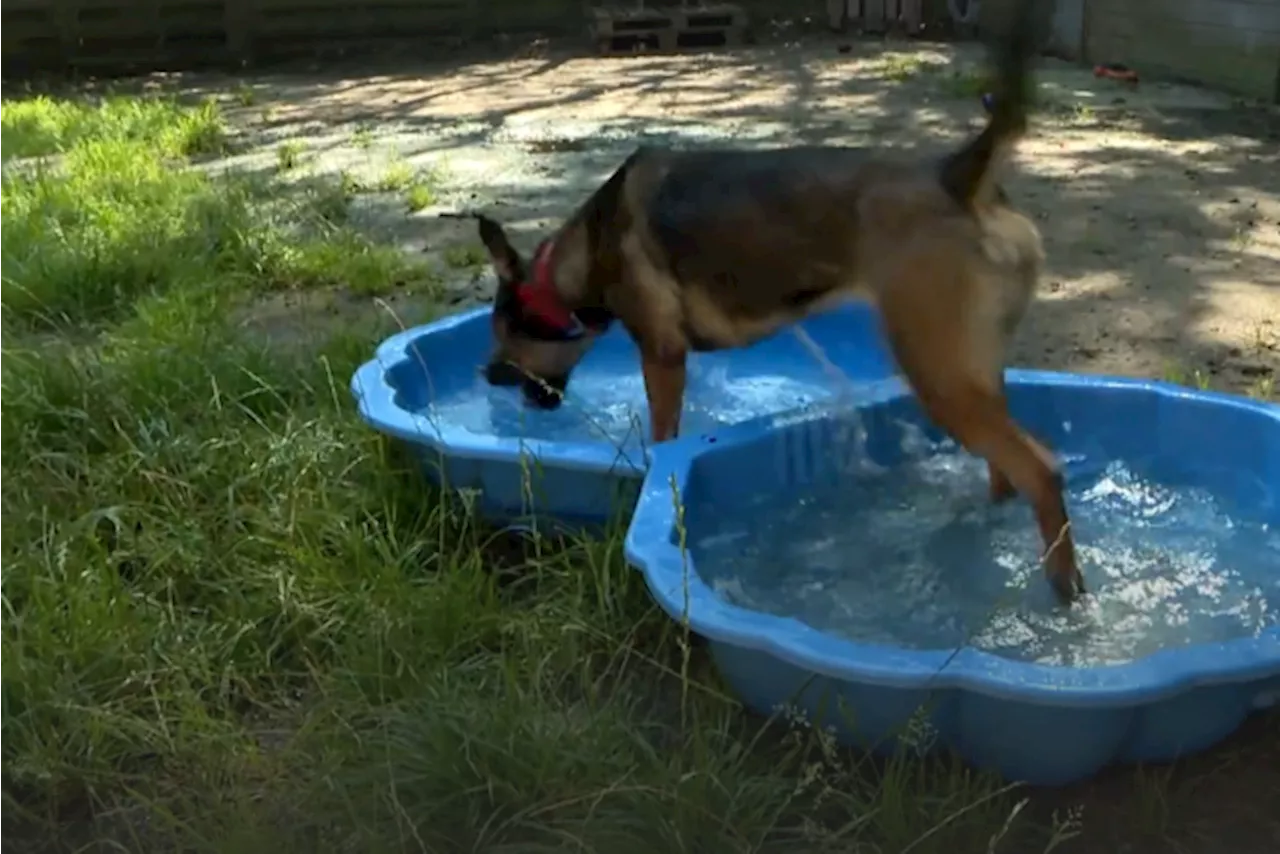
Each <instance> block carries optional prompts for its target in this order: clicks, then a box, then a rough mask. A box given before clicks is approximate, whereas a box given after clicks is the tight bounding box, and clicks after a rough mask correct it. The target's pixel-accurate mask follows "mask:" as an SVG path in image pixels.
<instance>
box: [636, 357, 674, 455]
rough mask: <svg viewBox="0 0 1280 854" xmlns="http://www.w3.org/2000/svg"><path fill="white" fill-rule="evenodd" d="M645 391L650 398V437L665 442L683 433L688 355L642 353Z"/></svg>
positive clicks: (655, 440)
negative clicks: (681, 418) (686, 359)
mask: <svg viewBox="0 0 1280 854" xmlns="http://www.w3.org/2000/svg"><path fill="white" fill-rule="evenodd" d="M641 353H642V355H641V367H642V370H643V371H644V392H645V395H646V396H647V397H648V398H649V435H650V437H651V438H652V440H653V441H654V442H665V441H667V440H668V439H674V438H676V436H678V435H679V434H680V411H681V410H682V409H683V408H684V386H685V354H684V353H679V354H678V355H662V354H657V353H651V352H649V351H647V350H642V351H641Z"/></svg>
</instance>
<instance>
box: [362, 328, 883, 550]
mask: <svg viewBox="0 0 1280 854" xmlns="http://www.w3.org/2000/svg"><path fill="white" fill-rule="evenodd" d="M878 324H879V321H878V319H877V317H876V315H875V314H874V313H873V312H872V311H871V310H870V309H869V308H867V307H866V306H862V305H857V304H854V305H849V306H842V307H839V308H836V309H834V310H832V311H829V312H826V313H824V314H821V315H818V316H815V317H812V318H810V319H809V320H807V321H805V322H804V323H803V324H801V326H802V328H803V329H804V330H805V332H807V333H808V334H809V335H810V336H811V337H812V338H813V339H814V341H816V342H817V344H818V345H819V346H821V347H822V349H823V350H824V351H825V353H826V355H827V357H828V359H830V361H831V362H832V363H833V364H834V365H836V366H837V367H838V368H839V369H840V371H841V372H842V373H843V374H844V375H846V376H847V377H848V378H849V379H850V380H851V381H853V382H855V383H859V382H863V381H868V380H880V379H883V378H885V377H887V376H891V375H892V373H893V370H894V369H893V364H892V361H891V360H890V358H889V357H888V356H887V354H886V351H885V349H884V348H883V346H882V344H881V337H880V331H879V325H878ZM492 340H493V339H492V333H491V332H490V309H489V308H488V307H484V308H479V309H475V310H472V311H468V312H465V313H462V314H458V315H454V316H451V317H446V318H443V319H441V320H438V321H435V322H433V323H429V324H426V325H424V326H419V327H415V328H412V329H408V330H405V331H403V332H400V333H398V334H396V335H393V336H391V337H390V338H388V339H387V340H385V341H384V342H383V343H382V344H381V345H380V346H379V347H378V349H377V351H376V353H375V354H374V357H373V358H372V359H371V360H369V361H368V362H366V363H365V364H364V365H362V366H361V367H360V368H359V369H358V370H357V371H356V373H355V375H354V376H353V377H352V378H351V391H352V394H353V395H354V396H355V398H356V401H357V405H358V407H359V412H360V415H361V417H362V418H364V420H365V421H367V422H368V423H369V424H370V425H371V426H372V427H374V428H375V429H376V430H378V431H380V432H382V433H384V434H387V435H389V436H392V437H395V438H396V439H399V440H402V441H403V442H405V443H406V445H407V446H408V447H409V448H410V449H411V450H412V451H413V452H414V453H415V454H416V455H417V456H418V458H419V459H420V460H421V462H422V465H423V467H424V470H425V472H426V474H427V476H428V477H429V478H430V479H431V480H433V481H435V482H436V483H438V484H440V485H442V486H446V487H447V488H450V489H453V490H458V491H461V492H463V493H464V494H466V495H468V497H469V498H470V499H471V500H472V501H473V502H474V507H475V508H476V510H477V512H479V513H480V514H481V515H482V516H484V517H486V518H488V519H489V520H491V521H494V522H497V523H503V524H511V523H520V524H527V523H528V522H530V521H533V520H535V519H541V520H544V521H547V522H552V521H554V522H559V523H566V524H569V525H573V526H586V527H595V526H599V525H600V524H602V523H607V522H610V521H615V520H617V519H618V518H619V516H620V515H621V516H622V517H623V518H624V519H625V516H626V515H627V514H629V513H630V511H631V509H632V507H633V506H634V503H635V499H636V496H637V495H638V493H639V490H640V482H641V478H642V477H643V475H644V472H645V469H646V467H647V465H648V462H647V460H648V454H649V452H650V449H649V448H647V447H646V446H645V442H644V438H645V436H646V435H647V431H648V410H647V407H646V404H645V396H644V386H643V381H642V379H641V375H640V361H639V357H638V354H637V353H636V349H635V345H634V344H633V343H632V342H631V339H630V338H629V337H628V336H627V334H626V332H625V331H624V330H623V329H622V328H621V327H620V325H619V324H615V325H614V328H613V329H611V330H610V331H609V332H608V333H607V334H606V335H604V336H603V337H602V338H601V339H600V340H599V341H598V342H597V343H596V345H595V346H594V347H593V348H592V350H591V352H590V353H589V354H588V355H587V357H586V358H585V359H584V360H583V363H582V365H581V366H580V367H579V368H578V370H577V371H576V372H575V375H574V380H573V382H572V383H571V384H570V386H569V394H568V398H567V401H566V403H565V404H564V406H562V407H561V409H560V410H558V411H556V412H554V413H545V412H534V411H530V410H528V409H525V408H523V407H522V406H521V405H520V403H519V391H518V390H516V389H510V388H498V389H487V388H483V387H482V382H483V381H482V380H481V379H480V377H479V370H480V368H481V367H482V366H483V365H484V363H485V362H486V361H487V359H488V357H489V354H490V349H491V347H492ZM724 389H731V390H735V391H734V396H733V397H732V398H731V399H728V398H726V399H725V400H721V401H719V403H720V404H723V405H722V406H719V408H715V407H712V410H711V411H699V410H698V409H697V402H698V400H699V397H700V395H701V396H703V397H705V396H707V395H708V394H719V393H720V392H721V391H723V390H724ZM836 389H837V385H836V383H834V382H833V381H832V378H831V377H830V376H829V375H828V374H827V373H824V369H823V367H822V366H821V365H819V364H818V363H817V362H816V361H815V360H814V358H813V357H812V356H811V355H810V354H809V353H808V351H807V350H805V349H804V346H803V345H802V344H801V342H800V340H799V339H798V338H796V337H795V336H794V335H793V334H792V333H791V332H782V333H780V334H778V335H775V336H773V337H771V338H768V339H766V340H764V341H761V342H760V343H758V344H756V345H755V346H753V347H749V348H745V349H742V350H737V351H733V352H722V353H709V354H697V355H695V356H694V357H692V362H691V366H690V391H689V394H688V395H687V400H689V401H690V406H687V407H686V414H685V418H684V425H683V429H684V432H685V434H686V435H690V436H693V437H695V438H696V437H697V436H698V435H700V433H701V432H704V431H705V430H706V429H709V428H712V427H716V426H720V425H723V424H726V423H737V422H741V421H744V420H748V419H750V418H753V417H758V416H761V415H768V414H772V413H776V412H780V411H783V410H786V409H790V408H794V407H795V406H799V405H804V404H807V403H812V402H814V401H818V400H821V399H823V398H826V397H828V396H830V395H832V394H833V393H834V392H835V391H836ZM593 394H595V395H597V396H601V397H608V398H609V399H610V401H611V402H612V406H613V409H614V411H613V413H612V421H611V424H612V425H613V429H611V430H609V429H605V430H602V425H601V424H600V423H599V421H598V419H596V418H595V413H594V412H593V410H592V406H593V400H592V396H593ZM464 399H465V400H469V401H471V403H472V404H473V405H472V406H470V408H469V409H467V410H466V412H465V414H464V415H463V416H459V415H458V412H459V410H457V408H456V407H455V404H456V403H457V402H458V401H460V400H464ZM451 407H454V408H451ZM691 409H692V411H690V410H691ZM621 410H626V413H625V414H624V415H621V416H620V415H619V411H621ZM620 423H621V424H622V426H621V427H619V424H620ZM606 426H607V425H606ZM605 433H609V434H610V435H604V434H605Z"/></svg>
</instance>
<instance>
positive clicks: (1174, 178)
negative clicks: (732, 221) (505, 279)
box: [197, 38, 1280, 396]
mask: <svg viewBox="0 0 1280 854" xmlns="http://www.w3.org/2000/svg"><path fill="white" fill-rule="evenodd" d="M536 52H537V51H536V50H535V51H534V53H536ZM525 53H526V54H527V53H529V52H528V51H525ZM980 59H981V56H980V54H979V53H978V52H977V50H976V49H974V48H973V47H972V46H967V45H962V46H957V45H924V44H919V43H905V42H903V43H892V42H890V43H882V42H861V43H854V44H853V45H852V48H851V49H850V50H848V51H847V52H841V51H839V50H838V49H837V44H836V43H835V42H833V41H831V40H828V39H821V38H819V39H810V40H806V41H805V42H804V43H803V44H789V45H782V44H779V45H771V46H765V47H754V48H750V49H744V50H740V51H736V52H717V53H708V54H702V55H684V56H674V57H673V56H635V57H622V58H596V57H585V58H584V57H579V56H574V55H572V54H568V53H566V54H560V53H557V52H554V51H547V52H546V53H545V55H542V56H527V55H526V56H524V57H522V58H520V59H513V60H494V61H481V62H473V63H461V64H458V63H453V64H451V65H450V66H449V67H448V68H443V67H437V66H431V65H426V64H424V65H422V66H421V67H416V68H406V67H405V66H404V65H403V64H401V65H399V66H398V67H395V68H386V69H378V70H369V69H368V68H367V67H366V68H365V69H364V70H350V71H342V70H340V71H332V70H331V71H328V72H326V73H323V74H318V73H311V74H298V73H289V74H275V75H264V76H259V77H253V78H242V79H238V80H235V81H227V80H225V79H223V80H211V81H203V82H201V83H199V84H197V88H205V89H207V90H208V91H210V92H211V93H214V94H218V95H221V96H222V97H223V98H224V100H225V101H226V102H227V104H228V109H229V111H230V113H231V114H232V116H233V117H234V120H235V122H236V123H237V125H238V126H239V127H241V128H243V130H244V131H245V139H246V140H247V141H248V142H249V144H250V147H249V148H248V149H247V150H245V151H242V153H240V154H238V155H237V156H235V157H233V158H231V159H230V160H229V161H228V162H227V165H230V166H236V167H239V168H245V167H249V168H252V167H255V166H258V167H262V168H270V167H272V166H273V164H274V163H275V161H276V160H277V158H278V153H277V150H278V149H279V148H280V147H281V146H282V145H289V146H293V145H300V146H304V147H305V149H306V151H307V161H306V162H307V166H306V170H305V171H307V172H309V173H313V174H326V173H333V172H343V173H346V174H348V175H356V176H365V178H366V179H367V180H369V181H371V182H372V183H375V184H376V183H377V175H378V174H379V172H380V170H381V171H382V172H385V171H386V170H387V169H390V168H396V167H395V164H402V165H407V166H409V167H411V168H412V169H413V170H414V171H415V173H416V174H422V175H428V176H429V177H430V180H431V182H432V186H433V187H435V188H436V190H437V191H436V192H435V193H434V199H433V204H431V205H429V206H427V207H426V208H424V209H422V210H420V211H418V212H417V213H414V214H408V213H406V209H405V206H404V204H403V201H402V200H401V199H400V198H398V197H397V196H396V195H395V194H394V193H382V194H377V193H374V194H370V195H365V196H362V197H361V199H360V204H359V205H358V212H359V215H360V217H361V218H362V219H361V221H362V223H363V224H364V225H365V226H367V227H368V228H370V229H371V230H374V231H377V232H378V233H380V234H382V235H384V236H385V235H388V234H390V235H394V236H395V237H396V239H398V240H400V242H401V243H402V244H403V245H404V247H405V249H406V250H407V251H412V252H426V253H428V256H435V257H440V256H441V255H442V253H443V254H445V255H447V253H448V250H449V247H450V246H454V245H459V244H469V243H474V237H473V235H472V234H471V231H470V228H469V227H467V226H466V225H464V224H461V223H458V222H456V221H450V220H441V219H439V218H438V217H437V214H439V213H440V212H443V211H449V210H458V209H462V208H479V209H484V210H486V211H488V212H490V213H491V214H493V215H496V216H498V217H500V218H502V219H503V220H504V221H506V222H507V223H509V224H510V226H511V227H512V230H513V232H514V233H515V234H516V235H517V237H518V238H519V239H520V240H522V242H524V243H526V244H532V242H533V241H534V240H536V238H537V237H538V236H541V235H542V234H545V233H546V232H547V231H548V230H549V229H550V228H551V227H553V225H554V224H555V223H556V222H557V221H558V220H560V219H561V218H562V217H564V216H565V215H566V214H567V213H568V212H569V211H570V210H572V208H573V207H574V206H576V205H577V204H578V203H580V202H581V201H582V200H583V199H584V198H585V196H586V195H587V194H588V193H589V192H590V191H591V190H592V189H594V187H595V186H597V185H598V183H599V182H600V181H601V180H602V179H603V178H604V177H605V176H606V175H607V174H608V173H609V172H610V171H611V170H612V169H613V168H614V167H616V165H617V164H618V162H620V160H621V159H622V158H623V157H624V156H625V155H626V153H627V152H628V151H629V150H630V149H631V148H633V147H634V146H635V145H637V144H639V143H641V142H648V143H659V144H660V143H669V144H675V145H684V146H700V145H711V146H720V145H734V146H773V145H785V144H790V143H797V142H806V143H837V144H860V145H878V146H890V147H894V148H897V149H900V150H907V151H910V150H918V151H922V152H927V151H937V150H940V149H941V147H943V146H947V145H950V144H954V143H955V142H956V141H957V140H959V139H961V138H962V137H963V136H964V135H965V134H967V133H969V132H971V131H972V130H973V129H974V128H975V127H976V126H977V125H978V124H979V122H980V121H981V111H980V106H979V103H978V99H977V97H976V92H977V91H978V90H979V88H980V87H979V86H978V85H977V83H978V79H977V72H976V69H977V68H978V62H979V60H980ZM1040 81H1041V93H1042V107H1043V109H1042V111H1041V114H1040V116H1039V117H1038V119H1037V121H1036V124H1035V127H1034V133H1033V135H1032V136H1031V137H1030V138H1029V139H1028V140H1027V141H1026V143H1025V144H1024V145H1023V146H1022V148H1021V151H1020V155H1019V162H1018V165H1017V168H1016V169H1015V170H1012V173H1011V174H1010V175H1009V177H1008V179H1007V186H1008V189H1009V190H1010V192H1011V194H1012V195H1013V197H1014V198H1015V200H1016V202H1017V203H1019V204H1020V205H1022V206H1023V207H1024V208H1025V209H1026V210H1027V211H1029V212H1031V213H1032V214H1033V215H1034V216H1035V217H1036V218H1037V219H1038V221H1039V222H1040V224H1041V227H1042V230H1043V233H1044V236H1045V241H1046V244H1047V250H1048V256H1049V265H1048V271H1047V275H1046V277H1045V280H1044V282H1043V286H1042V291H1041V294H1040V300H1039V302H1038V304H1037V305H1036V306H1035V307H1034V308H1033V310H1032V311H1031V312H1030V315H1029V317H1028V321H1027V324H1026V326H1025V327H1024V329H1023V333H1022V338H1021V340H1022V345H1021V347H1020V349H1019V351H1018V352H1016V353H1015V363H1016V364H1018V365H1024V366H1031V367H1045V368H1054V369H1071V370H1079V371H1087V372H1105V373H1116V374H1123V375H1138V376H1151V377H1165V378H1171V379H1179V380H1182V381H1186V382H1192V383H1195V384H1200V385H1207V384H1211V385H1213V386H1214V387H1219V388H1224V389H1229V390H1234V391H1250V392H1252V393H1255V394H1263V395H1265V396H1273V395H1274V394H1275V391H1274V384H1275V381H1276V377H1277V374H1280V111H1277V110H1275V109H1274V108H1270V107H1266V106H1260V105H1252V104H1245V103H1242V102H1238V101H1233V99H1231V98H1228V97H1225V96H1222V95H1217V94H1214V93H1211V92H1208V91H1206V90H1202V89H1197V88H1192V87H1187V86H1179V85H1173V84H1167V83H1160V82H1146V81H1144V82H1142V83H1140V84H1139V85H1138V86H1137V87H1136V88H1128V87H1126V86H1124V85H1123V84H1119V83H1114V82H1111V81H1101V80H1097V79H1095V78H1093V77H1092V76H1091V75H1090V74H1089V73H1088V72H1087V71H1085V70H1082V69H1078V68H1075V67H1073V66H1070V65H1067V64H1065V63H1060V62H1057V61H1054V60H1046V61H1045V63H1044V65H1043V67H1042V71H1041V75H1040ZM453 257H454V263H444V262H442V263H441V268H442V269H443V270H444V271H445V272H446V274H447V275H448V277H449V287H450V290H451V292H452V294H453V300H454V301H455V302H456V303H458V304H462V303H466V302H470V301H472V300H474V299H482V298H484V296H485V295H486V293H487V290H488V289H489V288H491V287H492V279H491V277H490V276H489V275H488V274H487V272H483V271H481V270H480V268H479V267H478V266H476V265H473V264H467V263H463V264H458V263H456V259H457V256H456V250H455V255H454V256H453ZM405 319H406V320H407V321H412V320H413V318H412V317H408V318H405Z"/></svg>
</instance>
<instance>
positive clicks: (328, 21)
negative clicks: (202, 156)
mask: <svg viewBox="0 0 1280 854" xmlns="http://www.w3.org/2000/svg"><path fill="white" fill-rule="evenodd" d="M598 2H601V0H5V1H4V4H3V8H2V10H0V12H2V14H3V19H4V20H3V28H2V29H0V32H2V34H3V61H4V67H5V73H6V75H11V74H16V75H21V74H24V73H28V72H30V71H33V70H37V69H59V70H60V69H66V68H79V69H84V70H106V69H108V68H121V69H130V68H132V69H136V70H145V69H156V68H192V67H199V66H201V65H205V66H208V65H221V66H225V65H229V64H237V63H240V62H242V61H269V60H272V59H284V58H290V57H297V56H316V55H325V54H326V53H330V52H336V51H357V50H365V51H368V50H370V49H373V50H378V49H381V48H384V47H385V48H389V47H391V46H392V45H396V46H406V45H408V46H410V47H411V48H412V49H418V50H421V51H429V50H431V45H432V44H433V43H434V44H440V43H458V42H461V41H465V40H467V39H471V38H476V37H483V36H485V35H490V34H495V33H511V34H515V35H526V34H532V33H535V32H537V33H541V34H544V35H564V34H582V35H583V36H584V44H585V35H586V25H587V19H588V16H587V13H586V7H588V6H590V5H595V4H596V3H598ZM612 2H634V0H612ZM648 2H649V5H651V6H660V5H664V4H668V5H676V4H677V3H678V0H648ZM735 2H737V3H739V5H742V6H743V7H745V8H746V9H747V11H748V12H749V13H750V14H751V16H752V19H753V21H763V20H765V19H767V18H769V17H788V18H801V17H805V16H809V17H811V18H812V19H813V22H814V23H815V24H819V25H825V23H826V18H827V13H826V11H825V10H826V7H827V6H828V5H829V4H828V3H827V0H735ZM845 2H848V0H845ZM872 2H877V3H881V2H882V3H883V4H884V5H886V7H887V6H894V8H897V5H898V4H899V3H903V4H905V6H906V7H909V8H911V9H914V10H915V15H917V16H919V15H921V14H923V18H924V20H925V21H926V22H928V21H938V20H941V19H942V18H944V17H945V15H946V11H945V5H946V0H853V2H852V5H855V6H860V5H861V4H862V3H872Z"/></svg>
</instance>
